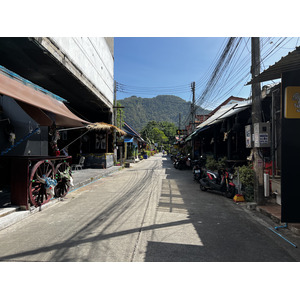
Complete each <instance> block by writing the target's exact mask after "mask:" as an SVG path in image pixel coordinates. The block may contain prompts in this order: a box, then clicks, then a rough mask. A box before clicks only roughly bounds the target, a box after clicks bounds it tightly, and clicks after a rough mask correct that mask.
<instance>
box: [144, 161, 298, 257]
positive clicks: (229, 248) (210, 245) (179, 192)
mask: <svg viewBox="0 0 300 300" xmlns="http://www.w3.org/2000/svg"><path fill="white" fill-rule="evenodd" d="M162 167H163V168H164V169H165V174H166V178H165V179H163V182H162V190H161V196H160V199H159V203H158V208H157V211H158V212H157V214H158V216H159V215H163V218H166V219H167V220H168V221H170V218H172V217H173V218H175V217H176V218H180V215H181V216H182V218H183V219H184V218H186V220H188V221H189V222H190V225H192V227H193V229H194V232H196V233H197V237H195V235H194V234H192V233H189V232H188V230H187V227H186V228H185V229H183V230H185V232H182V228H180V227H178V230H177V231H174V230H173V231H170V232H168V234H167V233H165V235H164V236H163V235H162V234H160V235H159V234H158V238H157V240H155V239H154V240H151V241H149V242H148V245H147V251H146V255H145V261H148V262H154V261H157V262H158V261H159V262H161V261H169V262H250V261H256V262H262V261H266V262H267V261H268V262H277V261H278V262H279V261H294V259H293V258H292V257H291V256H290V255H289V254H287V253H286V252H285V251H284V250H283V249H282V248H280V247H277V246H275V243H274V239H273V238H271V237H270V235H269V234H268V230H267V229H266V228H264V227H262V226H261V225H259V224H257V223H255V222H254V221H253V219H251V218H249V217H248V216H247V215H246V214H245V212H244V211H243V210H241V208H240V207H239V206H238V205H237V204H236V203H234V202H233V200H232V199H228V198H225V197H224V196H222V195H221V194H219V193H214V192H203V191H201V190H200V187H199V184H198V183H196V182H195V181H193V176H192V171H191V170H177V169H175V168H174V167H173V164H172V161H171V160H170V158H169V157H167V156H164V157H163V161H162ZM189 230H190V229H189ZM171 234H172V235H174V239H175V240H176V236H177V239H178V240H179V242H177V243H172V242H170V241H169V240H171V239H170V236H171ZM189 234H190V239H189ZM182 240H183V241H185V243H184V242H181V241H182ZM196 240H198V244H197V243H195V241H196Z"/></svg>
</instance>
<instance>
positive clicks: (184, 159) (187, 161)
mask: <svg viewBox="0 0 300 300" xmlns="http://www.w3.org/2000/svg"><path fill="white" fill-rule="evenodd" d="M174 167H175V168H176V169H179V170H184V169H191V168H192V164H191V158H190V155H189V154H188V155H187V156H183V155H181V156H179V157H178V158H177V159H175V161H174Z"/></svg>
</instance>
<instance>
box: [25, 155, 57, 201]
mask: <svg viewBox="0 0 300 300" xmlns="http://www.w3.org/2000/svg"><path fill="white" fill-rule="evenodd" d="M44 177H47V178H51V179H54V166H53V164H52V162H51V161H49V160H40V161H38V162H37V163H36V164H35V165H34V166H33V168H32V170H31V174H30V178H29V182H30V183H29V191H28V192H29V201H30V202H31V204H32V205H34V206H36V207H38V206H41V205H42V204H45V203H47V202H48V201H49V200H50V199H51V198H52V196H51V195H50V194H47V193H46V185H45V183H43V182H42V181H41V180H40V178H44Z"/></svg>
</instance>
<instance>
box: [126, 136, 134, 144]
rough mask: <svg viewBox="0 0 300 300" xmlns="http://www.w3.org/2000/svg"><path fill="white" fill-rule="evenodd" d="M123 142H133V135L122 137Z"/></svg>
mask: <svg viewBox="0 0 300 300" xmlns="http://www.w3.org/2000/svg"><path fill="white" fill-rule="evenodd" d="M124 143H133V137H132V138H130V137H126V138H124Z"/></svg>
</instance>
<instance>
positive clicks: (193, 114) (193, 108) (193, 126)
mask: <svg viewBox="0 0 300 300" xmlns="http://www.w3.org/2000/svg"><path fill="white" fill-rule="evenodd" d="M191 88H192V93H193V102H192V105H191V113H192V132H193V131H194V130H195V119H196V116H195V82H192V83H191Z"/></svg>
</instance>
